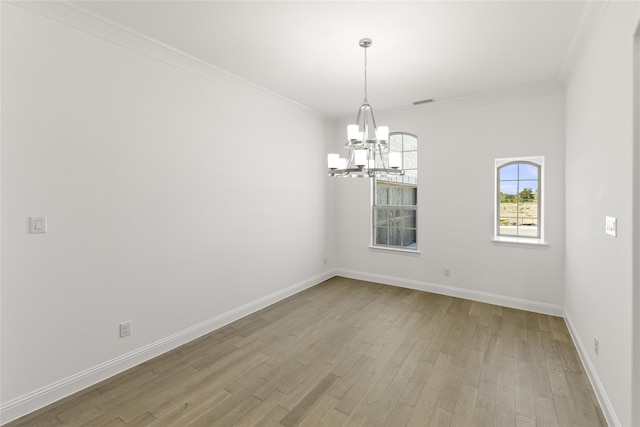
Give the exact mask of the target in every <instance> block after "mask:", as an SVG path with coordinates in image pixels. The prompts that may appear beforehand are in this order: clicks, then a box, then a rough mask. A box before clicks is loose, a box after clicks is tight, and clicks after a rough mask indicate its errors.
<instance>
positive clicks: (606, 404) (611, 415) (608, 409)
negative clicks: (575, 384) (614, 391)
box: [564, 309, 621, 427]
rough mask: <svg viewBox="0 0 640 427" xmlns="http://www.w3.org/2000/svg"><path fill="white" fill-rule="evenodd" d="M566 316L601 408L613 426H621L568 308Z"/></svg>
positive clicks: (565, 312) (568, 326) (570, 331)
mask: <svg viewBox="0 0 640 427" xmlns="http://www.w3.org/2000/svg"><path fill="white" fill-rule="evenodd" d="M564 318H565V320H566V322H567V328H568V329H569V333H570V334H571V338H572V339H573V342H574V344H575V346H576V349H577V350H578V355H579V356H580V360H581V361H582V366H584V369H585V371H586V372H587V376H588V377H589V381H591V385H592V386H593V390H594V391H595V393H596V398H597V399H598V402H599V403H600V408H601V409H602V412H603V414H604V416H605V418H606V419H607V423H608V424H609V425H610V426H612V427H619V426H621V424H620V420H619V419H618V417H617V415H616V412H615V411H614V410H613V405H611V401H610V400H609V396H607V393H606V392H605V390H604V387H603V386H602V382H600V377H598V374H597V372H596V369H595V367H594V366H593V363H591V358H590V357H589V353H588V352H587V348H586V347H585V345H584V342H582V339H580V334H578V331H577V330H576V328H575V325H574V324H573V321H572V320H571V317H570V316H569V313H568V312H567V310H566V309H565V311H564Z"/></svg>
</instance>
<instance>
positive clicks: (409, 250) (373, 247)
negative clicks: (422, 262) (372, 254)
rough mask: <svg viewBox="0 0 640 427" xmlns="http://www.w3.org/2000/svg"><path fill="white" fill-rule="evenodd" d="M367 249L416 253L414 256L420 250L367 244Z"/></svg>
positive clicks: (407, 253)
mask: <svg viewBox="0 0 640 427" xmlns="http://www.w3.org/2000/svg"><path fill="white" fill-rule="evenodd" d="M369 249H373V250H379V251H388V252H399V253H403V254H406V255H416V256H418V255H420V251H419V250H417V249H406V248H401V247H399V246H376V245H369Z"/></svg>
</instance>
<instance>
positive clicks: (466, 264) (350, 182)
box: [336, 87, 564, 313]
mask: <svg viewBox="0 0 640 427" xmlns="http://www.w3.org/2000/svg"><path fill="white" fill-rule="evenodd" d="M543 89H544V90H542V89H541V90H542V93H545V92H546V94H540V93H539V92H540V91H536V90H531V91H525V92H526V93H523V94H519V93H517V92H514V93H508V92H507V93H505V94H503V95H502V96H501V97H498V99H490V97H487V98H486V99H484V98H483V97H478V98H476V99H471V100H468V102H466V103H458V104H456V103H451V104H450V105H447V104H446V105H444V106H439V105H438V104H437V103H435V104H432V106H427V107H422V108H416V109H414V110H405V111H402V112H401V113H394V114H390V113H387V114H384V113H377V114H376V120H377V122H378V124H379V125H380V124H386V125H389V126H390V128H391V130H392V131H405V132H409V133H412V134H415V135H417V137H418V156H419V157H418V167H419V177H418V186H419V188H418V246H419V250H420V252H421V253H420V255H418V256H415V255H407V254H402V253H397V252H388V251H381V250H375V249H371V248H369V247H368V245H369V242H370V197H371V196H370V194H371V193H370V190H369V188H370V183H369V181H368V180H355V179H343V180H342V181H341V182H339V184H340V185H338V187H337V190H336V192H337V193H336V194H337V197H338V206H339V209H340V210H339V216H338V248H339V266H340V267H341V268H342V269H343V270H344V274H347V275H352V276H356V277H363V278H365V277H368V278H369V279H371V280H379V281H383V282H386V283H397V284H402V285H405V286H414V287H417V288H422V289H434V290H436V291H438V292H444V293H450V294H454V295H459V296H465V297H467V298H473V299H480V300H486V301H490V302H495V303H500V304H504V305H510V306H519V307H523V308H529V309H533V310H536V311H545V312H554V313H558V311H559V310H560V307H561V306H562V304H563V301H562V299H563V265H564V95H563V94H562V93H561V90H559V89H556V90H548V88H547V87H544V88H543ZM549 92H550V93H549ZM536 93H537V95H532V94H536ZM372 105H374V107H375V99H372ZM351 120H353V118H352V119H351ZM338 133H339V134H338V135H339V136H343V135H341V134H344V131H343V129H342V128H341V129H339V130H338ZM514 156H545V173H546V176H545V180H546V183H545V190H546V194H545V195H544V198H545V203H546V207H545V223H546V226H545V228H546V241H547V242H548V244H549V245H548V246H546V247H536V248H532V247H531V246H524V245H507V244H497V243H494V242H493V241H492V237H493V231H494V203H495V202H494V200H495V199H494V193H493V192H494V179H495V178H494V160H495V159H496V158H502V157H514ZM445 267H449V268H450V269H451V277H444V276H443V269H444V268H445Z"/></svg>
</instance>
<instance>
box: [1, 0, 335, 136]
mask: <svg viewBox="0 0 640 427" xmlns="http://www.w3.org/2000/svg"><path fill="white" fill-rule="evenodd" d="M6 3H8V4H11V5H14V6H18V7H20V8H22V9H25V10H28V11H30V12H33V13H35V14H37V15H40V16H43V17H45V18H48V19H51V20H54V21H57V22H59V23H61V24H63V25H67V26H69V27H71V28H75V29H77V30H80V31H82V32H84V33H87V34H91V35H93V36H95V37H98V38H100V39H102V40H105V41H108V42H111V43H114V44H116V45H118V46H121V47H124V48H126V49H130V50H132V51H135V52H138V53H140V54H143V55H145V56H148V57H150V58H153V59H155V60H158V61H161V62H163V63H165V64H169V65H172V66H175V67H178V68H181V69H182V70H185V71H187V72H190V73H192V74H195V75H197V76H199V77H201V78H203V79H206V80H208V81H210V82H213V83H216V84H219V85H221V86H224V87H226V88H228V89H232V90H237V91H240V92H243V93H248V94H250V95H253V96H259V97H263V98H266V99H269V100H270V101H273V102H275V103H276V104H277V105H278V106H279V107H281V108H283V109H284V110H287V111H289V112H293V113H296V114H300V115H302V116H307V117H311V118H314V119H318V120H321V121H323V122H324V123H325V124H327V125H330V126H334V125H335V121H334V120H333V119H332V118H330V117H328V116H327V115H324V114H322V113H320V112H317V111H315V110H312V109H311V108H309V107H306V106H304V105H302V104H300V103H298V102H296V101H293V100H292V99H289V98H287V97H285V96H283V95H280V94H278V93H276V92H273V91H271V90H269V89H266V88H264V87H262V86H259V85H257V84H255V83H252V82H250V81H248V80H245V79H243V78H241V77H238V76H236V75H235V74H232V73H230V72H228V71H225V70H223V69H221V68H218V67H216V66H214V65H212V64H210V63H208V62H205V61H203V60H201V59H199V58H196V57H194V56H192V55H189V54H187V53H185V52H183V51H181V50H179V49H176V48H174V47H172V46H169V45H167V44H165V43H162V42H160V41H158V40H156V39H154V38H151V37H149V36H147V35H145V34H142V33H139V32H137V31H135V30H132V29H131V28H128V27H126V26H124V25H121V24H118V23H117V22H114V21H111V20H109V19H107V18H105V17H103V16H101V15H98V14H95V13H92V12H90V11H88V10H86V9H84V8H82V7H81V6H77V5H75V4H71V3H69V2H59V1H37V2H36V1H7V2H6Z"/></svg>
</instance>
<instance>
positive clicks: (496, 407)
mask: <svg viewBox="0 0 640 427" xmlns="http://www.w3.org/2000/svg"><path fill="white" fill-rule="evenodd" d="M57 425H61V426H85V425H90V426H119V425H132V426H148V425H149V426H278V427H282V426H284V427H293V426H332V427H333V426H393V427H396V426H397V427H402V426H456V427H458V426H511V427H512V426H523V427H524V426H556V425H557V426H603V425H605V426H606V421H605V419H604V416H603V414H602V411H601V410H600V407H599V405H598V402H597V400H596V397H595V395H594V392H593V390H592V388H591V385H590V383H589V380H588V378H587V376H586V374H585V372H584V368H583V367H582V365H581V363H580V360H579V358H578V355H577V353H576V350H575V348H574V346H573V343H572V341H571V339H570V337H569V333H568V331H567V328H566V325H565V323H564V320H563V319H561V318H558V317H552V316H546V315H541V314H536V313H531V312H526V311H521V310H515V309H511V308H505V307H499V306H495V305H490V304H483V303H479V302H474V301H469V300H464V299H459V298H452V297H448V296H443V295H437V294H431V293H426V292H420V291H414V290H410V289H403V288H396V287H391V286H384V285H379V284H374V283H369V282H362V281H357V280H351V279H345V278H341V277H335V278H333V279H330V280H328V281H326V282H323V283H321V284H319V285H317V286H315V287H313V288H311V289H308V290H306V291H304V292H301V293H299V294H297V295H294V296H293V297H291V298H288V299H286V300H284V301H281V302H279V303H277V304H274V305H272V306H270V307H268V308H266V309H264V310H261V311H259V312H257V313H254V314H253V315H250V316H248V317H245V318H243V319H241V320H239V321H237V322H235V323H232V324H230V325H228V326H226V327H224V328H221V329H219V330H217V331H215V332H212V333H210V334H208V335H206V336H204V337H202V338H200V339H197V340H195V341H192V342H190V343H188V344H186V345H184V346H182V347H179V348H177V349H175V350H173V351H171V352H168V353H166V354H164V355H162V356H160V357H157V358H155V359H153V360H150V361H148V362H146V363H143V364H141V365H139V366H136V367H135V368H132V369H130V370H128V371H126V372H123V373H122V374H119V375H117V376H115V377H113V378H110V379H108V380H106V381H104V382H102V383H99V384H97V385H95V386H93V387H91V388H89V389H87V390H84V391H82V392H80V393H77V394H75V395H73V396H70V397H69V398H66V399H64V400H62V401H60V402H57V403H55V404H53V405H50V406H48V407H46V408H43V409H41V410H39V411H37V412H34V413H32V414H30V415H27V416H26V417H23V418H22V419H20V420H16V421H14V422H12V423H9V424H8V426H11V427H15V426H57Z"/></svg>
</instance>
